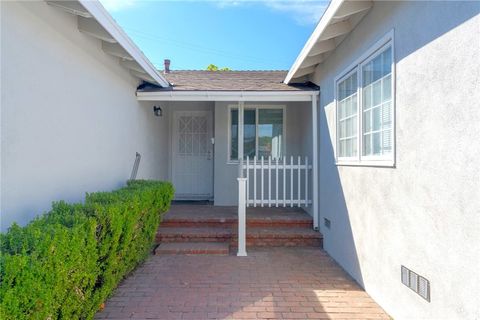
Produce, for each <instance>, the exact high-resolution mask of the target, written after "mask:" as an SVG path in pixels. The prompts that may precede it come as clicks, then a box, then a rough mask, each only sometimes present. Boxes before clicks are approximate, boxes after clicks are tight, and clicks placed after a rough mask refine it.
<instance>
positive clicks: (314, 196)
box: [312, 96, 320, 230]
mask: <svg viewBox="0 0 480 320" xmlns="http://www.w3.org/2000/svg"><path fill="white" fill-rule="evenodd" d="M317 117H318V101H317V96H313V99H312V157H313V159H312V167H313V170H312V182H313V188H312V201H313V213H312V214H313V228H314V229H315V230H319V229H320V222H319V221H320V210H319V209H318V208H319V199H320V194H319V183H318V173H319V165H318V149H319V146H318V119H317Z"/></svg>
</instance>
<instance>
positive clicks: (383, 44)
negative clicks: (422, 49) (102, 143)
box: [334, 30, 396, 167]
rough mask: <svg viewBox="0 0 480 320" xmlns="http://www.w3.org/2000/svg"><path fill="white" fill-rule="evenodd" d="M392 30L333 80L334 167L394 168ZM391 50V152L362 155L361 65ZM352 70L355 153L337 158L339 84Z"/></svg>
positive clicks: (394, 99)
mask: <svg viewBox="0 0 480 320" xmlns="http://www.w3.org/2000/svg"><path fill="white" fill-rule="evenodd" d="M394 42H395V41H394V30H391V31H390V32H388V33H387V34H386V35H384V36H383V37H382V38H381V39H380V40H378V41H377V42H376V43H375V44H374V45H372V46H370V48H368V49H367V50H366V51H365V53H364V54H362V55H361V56H360V57H359V58H358V59H356V60H355V61H354V62H353V63H352V64H351V65H350V66H349V67H348V68H346V69H344V71H342V72H341V73H340V74H339V75H338V76H337V77H335V79H334V88H335V90H334V99H335V110H334V111H335V112H334V113H335V131H334V132H335V144H334V145H335V164H336V165H337V166H373V167H374V166H379V167H395V159H396V134H395V133H396V116H395V115H396V108H395V105H396V94H395V93H396V92H395V91H396V90H395V78H396V77H395V65H396V63H395V45H394ZM389 47H390V48H391V51H392V62H391V63H392V64H391V104H392V106H391V107H392V129H391V130H392V132H391V134H392V137H391V139H392V152H391V153H390V154H388V155H369V156H364V155H363V117H364V112H363V73H362V67H363V66H364V65H366V64H367V63H369V62H370V61H372V60H373V59H375V58H376V57H377V56H378V55H379V54H382V53H383V52H384V51H385V50H387V49H388V48H389ZM354 72H357V155H356V156H355V157H339V141H340V140H339V134H338V130H339V126H338V121H339V119H338V107H339V99H338V98H339V92H338V85H339V83H340V82H342V81H343V80H345V79H347V78H348V77H349V76H351V75H352V74H353V73H354Z"/></svg>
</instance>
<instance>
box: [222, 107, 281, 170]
mask: <svg viewBox="0 0 480 320" xmlns="http://www.w3.org/2000/svg"><path fill="white" fill-rule="evenodd" d="M235 109H236V110H238V104H230V105H228V127H227V148H228V150H227V164H238V163H239V160H238V159H236V160H235V159H232V157H231V152H232V130H231V129H232V110H235ZM259 109H274V110H282V117H283V128H282V135H283V139H282V140H283V141H282V150H283V151H282V156H285V155H286V154H287V153H286V145H287V144H286V139H285V137H286V132H287V130H286V127H287V125H286V124H287V113H286V105H261V104H245V106H244V110H255V154H258V132H259V131H258V114H259V112H258V110H259ZM257 161H260V159H259V158H257ZM266 161H268V158H265V159H264V162H266Z"/></svg>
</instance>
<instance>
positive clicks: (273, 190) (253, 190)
mask: <svg viewBox="0 0 480 320" xmlns="http://www.w3.org/2000/svg"><path fill="white" fill-rule="evenodd" d="M287 158H288V157H282V158H276V159H272V157H268V159H264V157H261V158H260V159H257V157H254V158H253V159H250V158H249V157H247V158H246V160H245V162H244V163H243V170H244V177H246V178H247V181H246V184H247V185H246V205H247V206H253V207H256V206H261V207H264V206H268V207H272V206H274V207H279V206H283V207H287V206H290V207H294V206H296V207H308V206H309V205H310V204H311V203H312V200H311V199H310V198H309V179H311V176H310V175H311V171H312V165H310V164H309V162H308V157H303V158H302V157H301V156H298V157H293V156H290V157H289V160H290V161H287ZM295 160H296V161H295ZM302 186H303V188H302Z"/></svg>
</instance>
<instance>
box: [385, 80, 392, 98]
mask: <svg viewBox="0 0 480 320" xmlns="http://www.w3.org/2000/svg"><path fill="white" fill-rule="evenodd" d="M391 98H392V76H391V75H388V76H386V77H385V78H384V79H383V101H386V100H390V99H391Z"/></svg>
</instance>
